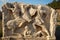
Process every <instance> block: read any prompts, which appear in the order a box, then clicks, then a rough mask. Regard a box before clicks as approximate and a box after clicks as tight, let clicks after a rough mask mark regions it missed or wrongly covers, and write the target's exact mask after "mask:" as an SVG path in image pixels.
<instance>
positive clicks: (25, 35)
mask: <svg viewBox="0 0 60 40" xmlns="http://www.w3.org/2000/svg"><path fill="white" fill-rule="evenodd" d="M24 37H32V34H31V30H29V28H28V26H26V27H25V30H24Z"/></svg>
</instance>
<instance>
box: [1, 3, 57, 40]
mask: <svg viewBox="0 0 60 40" xmlns="http://www.w3.org/2000/svg"><path fill="white" fill-rule="evenodd" d="M2 12H3V13H2V15H3V16H2V17H3V19H2V26H3V27H2V28H3V40H5V38H6V37H7V39H6V40H11V39H10V38H13V39H12V40H18V39H19V38H21V39H19V40H25V39H26V38H27V39H26V40H28V38H30V39H29V40H37V39H36V38H38V40H50V38H51V39H54V40H55V39H56V38H55V29H56V17H57V13H56V11H55V10H54V9H53V8H51V7H48V6H43V5H31V4H23V3H17V2H15V3H6V4H4V5H3V6H2ZM24 38H25V39H24ZM31 38H32V39H31ZM41 38H42V39H41ZM43 38H45V39H43Z"/></svg>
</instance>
